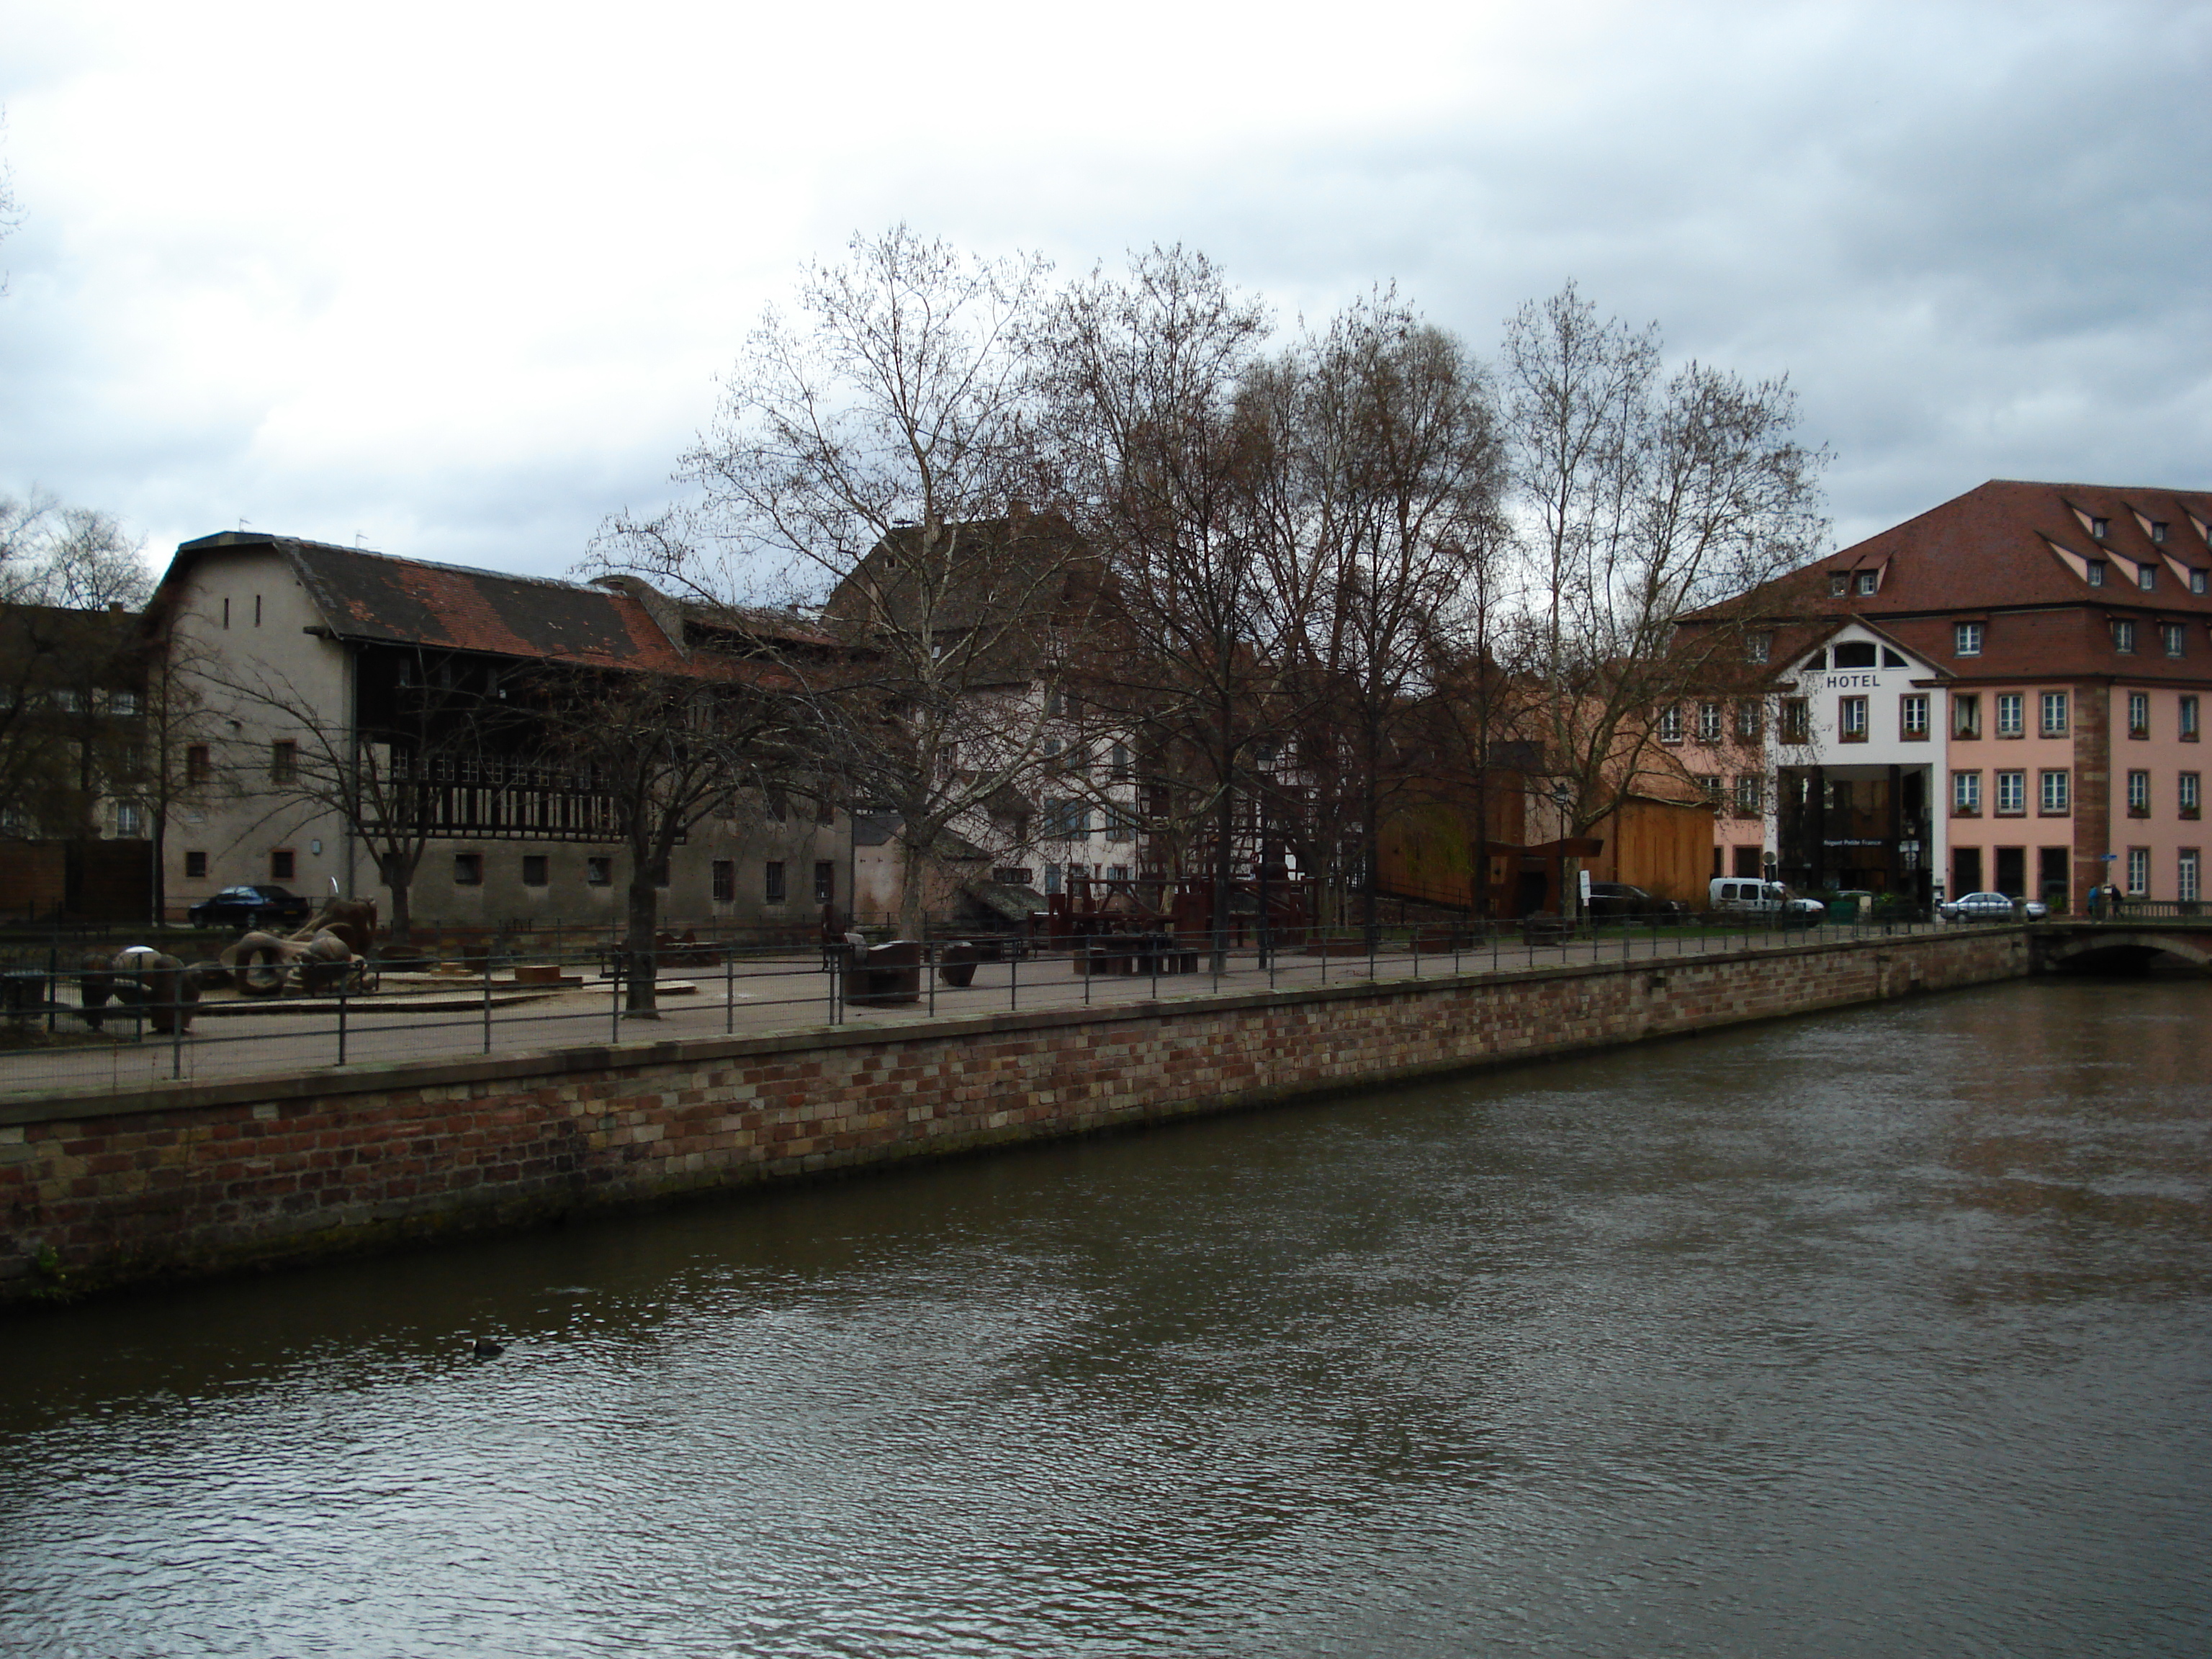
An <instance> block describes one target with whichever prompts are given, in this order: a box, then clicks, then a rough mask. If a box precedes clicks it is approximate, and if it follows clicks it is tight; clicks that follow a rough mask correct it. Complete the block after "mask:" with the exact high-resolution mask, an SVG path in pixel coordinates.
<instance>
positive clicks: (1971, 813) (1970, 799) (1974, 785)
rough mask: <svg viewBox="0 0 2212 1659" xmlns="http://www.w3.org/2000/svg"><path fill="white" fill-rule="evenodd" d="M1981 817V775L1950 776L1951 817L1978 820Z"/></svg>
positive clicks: (1957, 773) (1972, 773) (1969, 773)
mask: <svg viewBox="0 0 2212 1659" xmlns="http://www.w3.org/2000/svg"><path fill="white" fill-rule="evenodd" d="M1981 815H1982V775H1981V774H1980V773H1979V772H1954V773H1952V774H1951V816H1952V817H1954V818H1978V817H1981Z"/></svg>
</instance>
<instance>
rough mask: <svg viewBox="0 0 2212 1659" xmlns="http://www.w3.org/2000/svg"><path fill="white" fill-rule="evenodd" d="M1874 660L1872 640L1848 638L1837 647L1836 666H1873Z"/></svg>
mask: <svg viewBox="0 0 2212 1659" xmlns="http://www.w3.org/2000/svg"><path fill="white" fill-rule="evenodd" d="M1874 662H1875V654H1874V641H1872V640H1847V641H1844V643H1843V644H1841V645H1839V646H1838V647H1836V666H1837V667H1838V668H1871V667H1873V666H1874Z"/></svg>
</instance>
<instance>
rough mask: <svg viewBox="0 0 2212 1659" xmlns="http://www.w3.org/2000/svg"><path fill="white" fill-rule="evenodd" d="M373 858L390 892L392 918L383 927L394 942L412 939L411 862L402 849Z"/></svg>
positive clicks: (406, 942) (413, 926) (412, 889)
mask: <svg viewBox="0 0 2212 1659" xmlns="http://www.w3.org/2000/svg"><path fill="white" fill-rule="evenodd" d="M377 862H378V863H379V864H380V866H383V867H382V869H381V870H380V872H379V873H380V874H381V875H382V876H383V878H384V880H385V884H386V890H387V891H389V892H390V893H391V895H392V919H391V920H390V921H387V922H386V923H385V925H384V931H385V933H386V935H387V936H388V937H389V939H390V940H391V942H392V944H394V945H407V944H410V943H411V942H412V941H413V939H414V932H415V904H414V895H415V862H414V861H413V860H410V859H409V858H408V857H407V855H406V854H404V853H392V854H380V856H379V857H378V859H377Z"/></svg>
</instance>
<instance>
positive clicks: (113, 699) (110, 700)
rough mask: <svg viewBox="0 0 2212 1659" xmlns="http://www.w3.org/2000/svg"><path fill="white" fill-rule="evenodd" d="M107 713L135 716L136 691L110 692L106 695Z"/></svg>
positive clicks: (136, 709) (136, 708)
mask: <svg viewBox="0 0 2212 1659" xmlns="http://www.w3.org/2000/svg"><path fill="white" fill-rule="evenodd" d="M107 712H108V713H109V714H137V712H138V694H137V692H136V691H111V692H109V693H108V694H107Z"/></svg>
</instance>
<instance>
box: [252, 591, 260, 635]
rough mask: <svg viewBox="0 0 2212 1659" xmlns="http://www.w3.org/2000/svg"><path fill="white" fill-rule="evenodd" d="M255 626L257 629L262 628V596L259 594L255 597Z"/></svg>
mask: <svg viewBox="0 0 2212 1659" xmlns="http://www.w3.org/2000/svg"><path fill="white" fill-rule="evenodd" d="M253 625H254V626H255V627H256V628H258V627H260V626H261V596H260V595H259V594H258V593H256V594H255V595H254V596H253Z"/></svg>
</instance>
